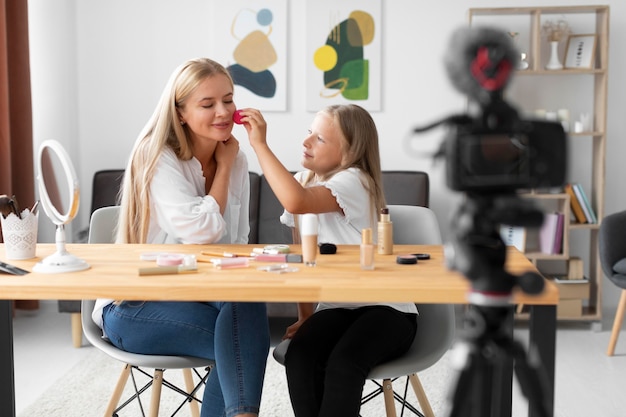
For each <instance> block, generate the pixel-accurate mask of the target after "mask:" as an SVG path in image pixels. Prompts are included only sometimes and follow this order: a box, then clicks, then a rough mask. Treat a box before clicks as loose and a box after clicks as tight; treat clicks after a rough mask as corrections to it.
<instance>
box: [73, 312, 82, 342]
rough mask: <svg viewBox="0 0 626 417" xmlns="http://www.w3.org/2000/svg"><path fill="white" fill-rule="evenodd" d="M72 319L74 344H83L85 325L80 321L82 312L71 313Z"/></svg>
mask: <svg viewBox="0 0 626 417" xmlns="http://www.w3.org/2000/svg"><path fill="white" fill-rule="evenodd" d="M70 320H71V323H72V344H73V345H74V347H75V348H79V347H81V346H82V345H83V325H82V323H81V321H80V313H71V314H70Z"/></svg>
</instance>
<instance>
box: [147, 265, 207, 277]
mask: <svg viewBox="0 0 626 417" xmlns="http://www.w3.org/2000/svg"><path fill="white" fill-rule="evenodd" d="M195 272H198V268H197V267H195V266H194V267H190V266H185V265H177V266H155V267H152V268H139V275H171V274H192V273H195Z"/></svg>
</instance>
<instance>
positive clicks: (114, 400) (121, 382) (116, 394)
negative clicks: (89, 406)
mask: <svg viewBox="0 0 626 417" xmlns="http://www.w3.org/2000/svg"><path fill="white" fill-rule="evenodd" d="M130 370H131V366H130V365H129V364H126V365H124V369H122V373H121V374H120V377H119V379H118V380H117V384H116V385H115V390H114V391H113V394H112V395H111V399H110V400H109V405H107V409H106V411H105V412H104V417H112V416H113V412H114V411H115V409H116V408H117V404H119V402H120V397H121V396H122V392H123V391H124V387H125V386H126V382H127V381H128V377H129V376H130Z"/></svg>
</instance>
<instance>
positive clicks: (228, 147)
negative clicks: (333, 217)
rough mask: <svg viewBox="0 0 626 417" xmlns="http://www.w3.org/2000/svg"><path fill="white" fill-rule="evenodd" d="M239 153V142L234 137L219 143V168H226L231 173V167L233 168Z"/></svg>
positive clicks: (217, 156) (216, 153)
mask: <svg viewBox="0 0 626 417" xmlns="http://www.w3.org/2000/svg"><path fill="white" fill-rule="evenodd" d="M238 152H239V141H238V140H237V139H235V137H234V136H231V137H230V138H229V139H228V140H226V141H224V142H220V143H218V144H217V147H216V148H215V161H216V162H217V167H218V168H219V167H220V166H226V167H228V170H229V171H230V167H232V165H233V162H234V161H235V158H236V157H237V153H238Z"/></svg>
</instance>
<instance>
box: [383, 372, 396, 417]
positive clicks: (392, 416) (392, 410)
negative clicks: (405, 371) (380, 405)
mask: <svg viewBox="0 0 626 417" xmlns="http://www.w3.org/2000/svg"><path fill="white" fill-rule="evenodd" d="M383 396H384V397H385V411H387V417H396V404H395V403H394V399H393V385H392V383H391V379H384V380H383Z"/></svg>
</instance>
